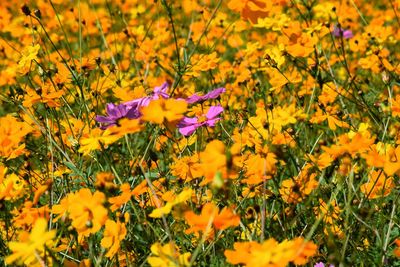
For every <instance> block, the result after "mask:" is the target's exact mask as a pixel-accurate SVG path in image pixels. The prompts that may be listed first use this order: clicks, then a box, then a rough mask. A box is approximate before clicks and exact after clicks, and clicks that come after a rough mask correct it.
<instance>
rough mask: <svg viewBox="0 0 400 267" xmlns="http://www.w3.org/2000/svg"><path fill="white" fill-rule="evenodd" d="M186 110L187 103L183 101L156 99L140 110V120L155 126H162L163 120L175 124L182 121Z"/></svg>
mask: <svg viewBox="0 0 400 267" xmlns="http://www.w3.org/2000/svg"><path fill="white" fill-rule="evenodd" d="M186 109H187V103H186V102H185V101H184V100H176V99H157V100H153V101H151V102H150V104H149V105H148V106H147V107H144V108H143V109H142V113H143V116H142V119H143V120H144V121H149V122H153V123H157V124H162V123H163V122H164V120H166V121H168V122H177V121H178V120H180V119H182V117H183V113H184V112H185V111H186Z"/></svg>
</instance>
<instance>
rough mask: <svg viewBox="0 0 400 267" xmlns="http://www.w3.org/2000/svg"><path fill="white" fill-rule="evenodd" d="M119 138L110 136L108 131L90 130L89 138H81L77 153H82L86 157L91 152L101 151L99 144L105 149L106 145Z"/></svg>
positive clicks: (110, 132) (110, 133)
mask: <svg viewBox="0 0 400 267" xmlns="http://www.w3.org/2000/svg"><path fill="white" fill-rule="evenodd" d="M120 138H121V136H119V135H114V134H112V131H111V130H110V129H106V130H105V131H103V130H101V129H100V128H96V129H94V130H92V132H91V133H90V135H89V136H85V137H82V139H81V140H80V145H81V147H80V148H79V152H80V153H83V155H88V154H89V153H90V152H92V151H93V150H99V149H101V144H103V145H104V147H107V145H110V144H112V143H114V142H115V141H117V140H118V139H120Z"/></svg>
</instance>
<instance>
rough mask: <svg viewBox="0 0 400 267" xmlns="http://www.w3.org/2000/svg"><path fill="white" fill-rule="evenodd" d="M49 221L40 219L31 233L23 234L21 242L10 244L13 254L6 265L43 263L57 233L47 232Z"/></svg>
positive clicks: (7, 259)
mask: <svg viewBox="0 0 400 267" xmlns="http://www.w3.org/2000/svg"><path fill="white" fill-rule="evenodd" d="M46 229H47V220H46V219H44V218H40V219H38V220H37V221H36V222H35V225H34V226H33V228H32V231H31V232H30V233H26V232H22V233H21V234H20V236H19V241H17V242H10V243H9V244H8V246H9V247H10V250H11V251H12V252H13V253H12V254H11V255H10V256H8V257H7V258H6V264H12V263H17V264H21V265H22V264H25V265H27V266H32V265H34V264H37V263H38V261H39V262H40V263H42V261H43V257H44V256H45V249H46V247H50V246H51V245H52V244H53V241H52V240H53V238H54V237H55V236H56V231H55V230H51V231H47V230H46Z"/></svg>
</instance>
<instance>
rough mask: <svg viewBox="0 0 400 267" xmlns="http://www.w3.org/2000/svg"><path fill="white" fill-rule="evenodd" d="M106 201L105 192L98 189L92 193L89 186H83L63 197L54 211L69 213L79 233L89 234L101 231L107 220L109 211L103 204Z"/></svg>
mask: <svg viewBox="0 0 400 267" xmlns="http://www.w3.org/2000/svg"><path fill="white" fill-rule="evenodd" d="M104 201H105V195H104V194H103V193H101V192H98V191H96V192H95V193H94V194H92V192H91V191H90V190H89V189H88V188H83V189H81V190H79V191H78V192H76V193H71V194H69V195H68V196H67V197H66V198H64V199H62V200H61V202H60V204H58V205H54V206H53V209H52V211H53V213H54V214H59V215H60V216H64V215H66V214H68V216H69V217H70V218H71V219H72V226H73V227H74V228H75V229H76V231H77V232H78V234H79V235H83V236H89V235H90V234H91V233H96V232H97V231H99V230H100V228H101V227H102V226H103V225H104V224H105V222H106V220H107V216H108V212H107V209H106V208H104V206H103V202H104ZM58 218H59V217H57V219H58Z"/></svg>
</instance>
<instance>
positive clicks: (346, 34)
mask: <svg viewBox="0 0 400 267" xmlns="http://www.w3.org/2000/svg"><path fill="white" fill-rule="evenodd" d="M332 34H333V36H335V37H343V39H350V38H352V37H353V32H352V31H351V30H343V29H342V28H341V27H340V25H335V26H334V27H333V31H332Z"/></svg>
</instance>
